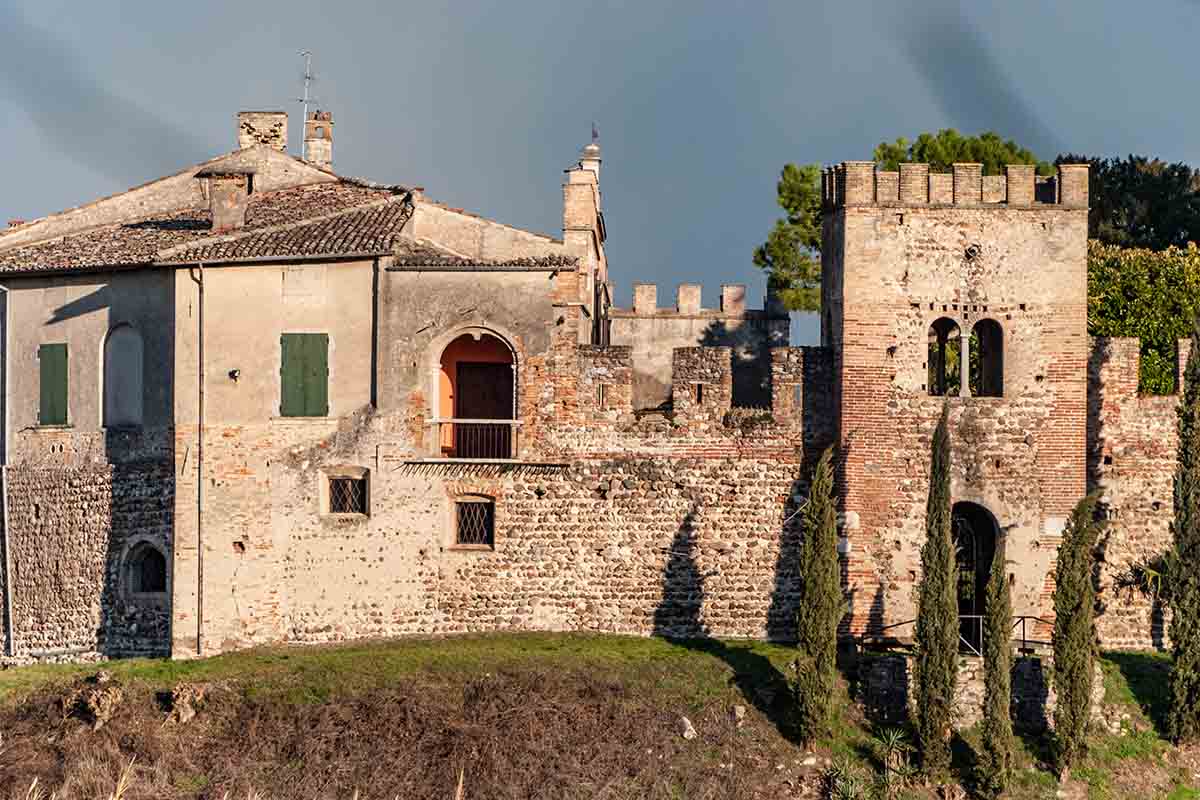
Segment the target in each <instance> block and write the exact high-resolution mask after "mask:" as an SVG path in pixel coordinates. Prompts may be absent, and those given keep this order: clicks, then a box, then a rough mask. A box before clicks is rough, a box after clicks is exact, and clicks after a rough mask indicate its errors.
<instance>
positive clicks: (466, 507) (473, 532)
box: [454, 500, 496, 547]
mask: <svg viewBox="0 0 1200 800" xmlns="http://www.w3.org/2000/svg"><path fill="white" fill-rule="evenodd" d="M454 505H455V511H456V513H457V517H458V519H457V524H456V526H455V536H454V543H455V544H464V545H486V546H488V547H495V543H496V528H495V519H496V515H495V506H494V505H493V504H492V502H491V501H490V500H463V501H459V502H457V503H455V504H454Z"/></svg>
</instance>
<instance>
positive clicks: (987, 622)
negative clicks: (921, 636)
mask: <svg viewBox="0 0 1200 800" xmlns="http://www.w3.org/2000/svg"><path fill="white" fill-rule="evenodd" d="M1006 544H1007V543H1006V541H1005V539H1004V537H1001V539H1000V541H998V542H997V543H996V553H995V555H993V556H992V569H991V574H990V575H989V576H988V585H987V605H986V608H985V611H986V616H985V617H984V624H983V658H984V672H985V679H984V682H985V685H984V690H983V731H982V733H983V737H982V738H983V751H982V752H981V753H980V754H979V763H978V783H979V792H980V794H982V795H984V796H985V797H999V796H1000V795H1002V794H1003V793H1004V790H1005V789H1006V788H1008V783H1009V781H1010V780H1011V779H1012V769H1013V730H1012V718H1011V716H1010V715H1009V714H1010V712H1009V704H1010V703H1011V701H1012V640H1011V636H1012V591H1011V589H1010V587H1009V583H1008V569H1007V562H1006V561H1005V558H1004V555H1005V545H1006Z"/></svg>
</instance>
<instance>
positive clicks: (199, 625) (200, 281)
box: [192, 263, 204, 657]
mask: <svg viewBox="0 0 1200 800" xmlns="http://www.w3.org/2000/svg"><path fill="white" fill-rule="evenodd" d="M197 267H198V271H199V278H197V277H196V276H195V275H193V276H192V280H193V281H195V282H196V286H197V293H198V302H197V306H198V308H197V313H196V316H197V336H196V340H197V349H198V351H199V352H198V354H197V355H198V359H199V365H198V367H199V368H198V370H197V386H196V398H197V404H198V406H199V407H198V409H197V425H196V656H197V657H199V656H201V655H203V652H204V264H203V263H201V264H198V265H197Z"/></svg>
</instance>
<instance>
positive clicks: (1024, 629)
mask: <svg viewBox="0 0 1200 800" xmlns="http://www.w3.org/2000/svg"><path fill="white" fill-rule="evenodd" d="M958 619H959V634H958V639H959V641H960V642H961V643H962V644H963V645H964V646H965V647H966V649H967V650H969V651H970V652H971V653H974V654H975V655H976V656H979V657H980V658H982V657H983V653H981V652H980V651H979V649H978V648H976V647H975V646H974V645H973V644H971V642H969V641H967V640H966V639H965V638H964V637H963V635H962V632H961V629H962V622H963V621H964V620H969V621H973V622H976V623H978V626H979V641H981V642H982V641H983V615H982V614H959V615H958ZM1012 619H1013V624H1012V628H1011V629H1012V630H1014V631H1015V630H1016V629H1017V628H1018V627H1020V629H1021V636H1020V638H1019V639H1018V638H1016V637H1014V638H1013V639H1012V641H1013V642H1014V643H1015V642H1017V641H1020V643H1021V646H1020V648H1019V650H1020V652H1027V651H1029V649H1030V648H1029V645H1041V646H1045V647H1049V646H1050V645H1051V644H1052V643H1051V642H1047V641H1044V640H1040V639H1031V638H1029V632H1028V623H1029V622H1030V621H1032V622H1033V623H1034V624H1035V625H1036V624H1042V625H1051V624H1052V623H1051V622H1050V621H1049V620H1045V619H1042V618H1041V617H1035V616H1031V615H1028V614H1020V615H1013V618H1012ZM913 624H916V620H915V619H906V620H904V621H903V622H893V623H892V624H891V625H884V626H883V627H882V628H879V629H878V630H876V631H875V632H874V633H864V634H863V635H862V636H860V637H859V642H860V643H862V644H865V643H866V642H867V641H869V640H873V639H874V640H879V639H882V638H884V637H883V634H884V633H886V632H887V631H890V630H894V629H895V628H900V627H903V626H905V625H913Z"/></svg>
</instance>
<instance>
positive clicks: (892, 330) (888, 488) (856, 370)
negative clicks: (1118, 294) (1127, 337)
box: [821, 161, 1088, 637]
mask: <svg viewBox="0 0 1200 800" xmlns="http://www.w3.org/2000/svg"><path fill="white" fill-rule="evenodd" d="M981 173H982V170H981V167H980V165H979V164H955V165H954V167H953V173H952V174H933V173H931V172H930V171H929V166H928V165H926V164H903V165H901V167H900V170H899V172H898V173H897V172H883V171H879V170H877V169H876V165H875V164H874V163H871V162H860V161H850V162H845V163H843V164H841V165H838V166H837V167H834V168H831V169H828V170H826V171H825V173H824V175H823V178H822V191H823V198H824V229H823V232H822V236H823V244H822V282H823V285H822V325H821V338H822V344H823V345H824V346H826V347H828V348H830V350H831V351H832V355H833V362H834V373H835V377H834V386H833V392H834V407H835V408H836V409H837V416H838V443H839V449H840V453H839V455H840V456H841V459H840V461H841V464H842V467H841V474H840V476H839V477H840V490H841V502H842V504H843V510H844V512H845V513H844V532H843V535H844V536H845V541H844V542H843V547H842V549H843V550H844V551H845V566H846V569H847V575H848V582H849V586H850V589H851V591H852V594H853V600H852V612H851V616H850V627H851V629H852V630H854V631H855V632H861V631H864V630H870V629H878V628H879V627H881V626H883V625H891V624H895V623H901V622H905V621H909V620H912V619H913V617H914V616H915V605H916V591H915V589H916V586H917V582H918V580H919V578H920V569H921V567H920V548H921V545H922V543H923V542H924V538H925V532H924V516H925V502H926V497H927V493H928V479H929V458H930V452H929V447H930V439H931V434H932V432H933V428H934V426H935V425H936V422H937V419H938V416H939V414H940V412H941V409H942V406H943V404H948V405H949V407H950V420H951V440H952V442H953V464H954V470H953V478H952V487H951V491H952V498H953V502H954V529H955V531H954V532H955V536H956V542H957V544H958V547H959V564H960V567H961V568H962V574H963V577H962V578H961V579H960V584H959V608H960V613H962V614H964V615H966V616H967V617H968V621H967V622H965V623H964V636H966V635H968V634H969V633H970V631H969V630H968V628H970V627H971V626H972V625H976V626H977V623H973V622H971V621H970V619H969V617H970V615H971V614H972V613H982V588H983V586H982V581H983V580H984V579H985V576H986V573H987V569H988V568H989V566H990V562H991V554H992V551H993V549H994V546H995V542H996V539H997V538H998V537H999V536H1000V535H1006V536H1007V540H1008V560H1009V562H1011V563H1010V568H1009V569H1010V573H1011V574H1012V577H1013V580H1014V584H1013V603H1014V609H1015V613H1016V614H1018V615H1024V614H1029V615H1034V614H1038V613H1039V612H1040V613H1041V615H1042V616H1045V612H1046V611H1047V610H1048V594H1047V593H1048V592H1049V591H1050V589H1051V588H1052V587H1051V584H1050V580H1049V578H1048V573H1049V571H1050V568H1051V567H1052V564H1053V560H1054V556H1055V551H1056V548H1057V545H1058V542H1059V540H1060V537H1061V532H1062V529H1063V525H1064V523H1065V520H1066V518H1067V516H1068V514H1069V513H1070V510H1071V508H1072V506H1073V505H1074V504H1075V502H1076V501H1077V500H1078V499H1079V498H1080V497H1082V496H1083V494H1084V492H1085V483H1086V453H1085V450H1086V436H1087V361H1088V338H1087V316H1086V315H1087V205H1088V195H1087V192H1088V173H1087V166H1086V165H1063V166H1061V167H1060V168H1059V171H1058V175H1057V176H1056V177H1054V178H1049V179H1043V178H1038V177H1036V176H1035V175H1034V168H1033V167H1032V166H1009V167H1007V169H1006V174H1005V175H1003V176H1000V175H997V176H983V175H982V174H981ZM963 354H966V357H965V358H963V357H961V356H962V355H963ZM895 632H896V635H898V636H900V637H904V636H910V635H911V633H912V628H911V626H908V627H907V628H905V627H903V626H901V627H899V628H897V629H895Z"/></svg>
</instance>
